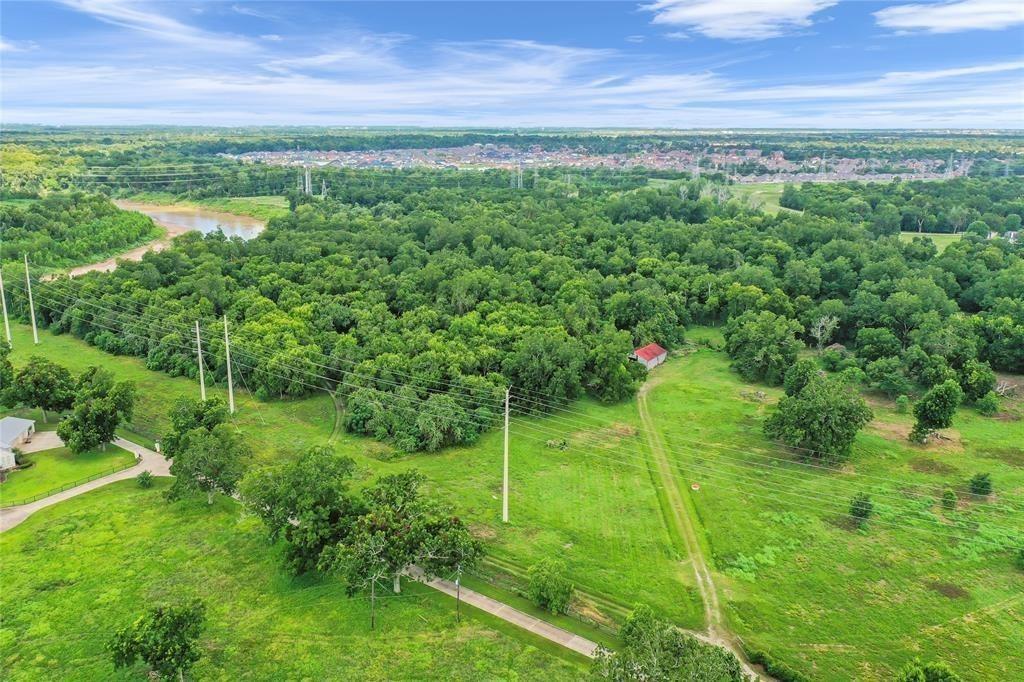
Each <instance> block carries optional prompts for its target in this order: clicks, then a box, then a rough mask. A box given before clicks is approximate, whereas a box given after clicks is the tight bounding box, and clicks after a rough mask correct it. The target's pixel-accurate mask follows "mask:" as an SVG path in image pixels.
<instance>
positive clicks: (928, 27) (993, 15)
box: [874, 0, 1024, 33]
mask: <svg viewBox="0 0 1024 682" xmlns="http://www.w3.org/2000/svg"><path fill="white" fill-rule="evenodd" d="M874 15H875V20H876V21H877V22H878V25H879V26H884V27H885V28H892V29H896V30H898V31H907V32H909V31H925V32H928V33H958V32H961V31H972V30H987V31H998V30H1002V29H1006V28H1010V27H1012V26H1018V25H1020V24H1024V2H1022V1H1021V0H955V1H954V2H941V3H932V4H917V3H913V4H907V5H894V6H892V7H886V8H885V9H882V10H879V11H877V12H875V13H874Z"/></svg>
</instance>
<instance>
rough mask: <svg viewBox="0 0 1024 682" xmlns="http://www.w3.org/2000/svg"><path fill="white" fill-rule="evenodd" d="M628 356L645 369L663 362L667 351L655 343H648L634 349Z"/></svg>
mask: <svg viewBox="0 0 1024 682" xmlns="http://www.w3.org/2000/svg"><path fill="white" fill-rule="evenodd" d="M629 357H630V358H631V359H633V360H636V361H637V362H639V363H640V364H641V365H643V366H644V367H646V368H647V369H653V368H655V367H657V366H658V365H660V364H661V363H663V362H665V359H666V358H667V357H668V351H667V350H665V349H664V348H662V347H661V346H659V345H658V344H656V343H649V344H647V345H646V346H644V347H643V348H637V349H636V350H634V351H633V352H632V353H630V354H629Z"/></svg>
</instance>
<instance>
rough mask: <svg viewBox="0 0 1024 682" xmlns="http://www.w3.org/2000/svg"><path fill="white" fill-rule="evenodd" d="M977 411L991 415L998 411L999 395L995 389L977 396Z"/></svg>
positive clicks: (987, 415)
mask: <svg viewBox="0 0 1024 682" xmlns="http://www.w3.org/2000/svg"><path fill="white" fill-rule="evenodd" d="M977 405H978V412H980V413H981V414H983V415H985V416H986V417H991V416H992V415H994V414H995V413H996V412H998V411H999V396H998V395H996V392H995V391H989V392H988V393H986V394H985V395H983V396H982V397H980V398H978V402H977Z"/></svg>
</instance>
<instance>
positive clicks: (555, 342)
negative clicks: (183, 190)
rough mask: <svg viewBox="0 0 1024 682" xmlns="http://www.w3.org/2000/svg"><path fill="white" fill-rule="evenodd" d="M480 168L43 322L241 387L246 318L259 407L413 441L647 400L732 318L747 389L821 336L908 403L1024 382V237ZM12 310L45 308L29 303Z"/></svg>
mask: <svg viewBox="0 0 1024 682" xmlns="http://www.w3.org/2000/svg"><path fill="white" fill-rule="evenodd" d="M466 175H467V176H469V177H476V178H478V180H477V184H472V183H471V184H470V186H465V187H461V188H458V187H444V188H442V187H437V186H434V187H431V186H427V185H423V184H419V183H414V182H412V181H411V180H410V182H409V184H408V185H407V186H405V187H402V186H401V185H400V184H397V183H396V184H394V185H391V186H387V187H384V186H377V187H371V186H367V185H358V186H354V187H351V188H349V189H347V190H346V191H344V192H340V193H339V195H340V196H339V197H338V198H329V199H326V200H318V199H311V198H307V197H302V199H301V201H297V202H296V203H297V206H296V208H295V210H294V211H292V212H291V213H290V214H289V215H288V216H286V217H282V218H277V219H273V220H271V222H270V223H269V226H268V229H267V230H266V231H265V232H264V233H263V234H262V235H261V236H260V237H258V238H256V239H253V240H251V241H248V242H243V241H240V240H226V239H225V238H224V237H223V236H222V235H220V234H214V235H211V236H208V237H206V238H205V239H204V238H203V237H202V236H201V235H199V234H187V235H185V236H183V237H181V238H179V239H178V240H177V242H176V246H175V248H173V249H169V250H166V251H164V252H161V253H151V254H148V255H147V256H146V257H145V258H144V259H143V261H141V262H138V263H125V264H123V265H122V266H121V267H119V268H118V269H117V270H116V271H115V272H113V273H110V274H92V275H89V276H87V277H83V278H79V279H76V280H73V281H60V282H53V283H49V284H45V285H40V286H39V287H38V290H37V294H36V296H37V312H38V314H39V317H40V318H41V320H42V321H43V323H44V324H45V325H47V326H50V327H51V328H53V329H54V330H55V331H58V332H66V333H71V334H74V335H76V336H78V337H81V338H83V339H86V340H87V341H89V342H90V343H92V344H94V345H97V346H99V347H100V348H102V349H104V350H107V351H110V352H113V353H119V354H128V355H136V356H139V357H143V358H145V359H146V362H147V365H148V366H149V367H151V368H153V369H159V370H163V371H166V372H169V373H171V374H176V375H194V374H195V373H196V372H197V367H196V361H195V353H194V345H193V342H194V330H193V327H192V325H193V324H194V321H195V320H196V319H201V320H202V321H203V325H204V335H206V336H208V337H209V338H208V339H204V344H205V345H206V347H207V348H208V349H209V353H210V358H215V359H213V360H210V362H211V367H210V368H209V369H210V371H212V374H213V376H214V377H215V378H216V379H218V380H222V379H223V377H224V375H225V366H224V363H223V350H222V346H221V341H220V340H219V334H218V330H219V327H218V326H217V324H218V322H219V318H220V316H221V315H225V314H226V315H227V317H228V320H229V321H230V324H231V326H232V335H233V346H232V355H233V360H234V361H235V363H236V364H237V366H238V370H239V373H240V374H241V375H242V376H241V378H242V379H243V380H244V381H245V382H246V384H247V385H248V386H249V387H250V388H251V389H252V390H254V391H256V392H257V394H259V395H261V396H263V397H267V398H269V397H284V396H299V395H303V394H306V393H308V392H309V391H312V390H316V389H319V388H322V387H332V388H334V387H336V388H337V389H338V391H339V393H340V394H341V395H342V396H343V397H344V398H345V399H346V400H347V403H348V411H347V417H346V418H347V424H346V426H347V427H348V428H349V429H350V430H351V431H355V432H359V433H367V434H372V435H374V436H376V437H377V438H380V439H385V440H389V441H391V442H394V443H395V444H396V445H398V446H399V447H401V448H403V449H410V450H411V449H436V448H440V447H444V446H446V445H450V444H453V443H458V442H470V441H472V440H474V439H475V438H476V437H477V435H478V434H479V433H480V431H481V429H484V428H486V426H487V425H488V424H489V423H490V422H491V421H492V420H493V419H494V418H495V417H496V413H497V411H498V409H499V406H500V400H501V396H502V392H503V389H504V388H505V387H506V386H508V385H512V386H513V387H515V395H516V398H515V399H517V400H519V401H520V402H521V406H522V408H523V409H545V408H546V407H548V406H550V404H551V403H558V402H560V401H563V400H569V399H573V398H576V397H578V396H580V395H582V394H583V393H585V392H586V393H590V394H591V395H594V396H596V397H597V398H599V399H601V400H605V401H616V400H619V399H622V398H624V397H627V396H629V395H632V393H633V391H634V389H635V387H636V385H637V382H638V377H639V371H638V370H637V365H636V364H634V363H632V362H630V361H629V359H628V354H629V352H630V350H631V349H632V348H633V347H634V346H637V345H641V344H646V343H650V342H657V343H660V344H662V345H663V346H665V347H667V348H676V347H679V346H680V344H682V343H683V342H684V335H685V331H684V330H685V327H686V326H687V325H688V324H694V323H699V324H721V323H728V324H727V325H726V328H725V331H726V338H727V341H728V342H729V350H730V353H731V354H732V355H733V357H734V360H735V361H736V363H737V365H738V367H739V368H740V369H741V371H742V372H743V373H744V376H748V377H749V378H752V379H758V380H765V381H768V382H770V383H778V382H779V381H781V372H780V371H778V368H779V367H780V366H785V365H787V364H791V363H792V361H793V360H794V359H795V354H796V352H797V350H799V348H800V347H802V346H804V345H809V346H812V347H817V348H822V347H824V346H826V345H828V344H831V343H835V342H838V343H842V344H845V345H846V346H847V347H849V348H850V349H851V352H848V351H846V350H845V349H841V350H838V351H837V350H834V349H833V350H831V351H829V353H828V354H827V357H826V361H827V362H828V363H830V366H832V367H833V368H834V369H844V368H845V369H850V368H854V369H857V370H858V371H860V372H861V376H860V380H861V381H863V382H864V383H865V384H867V385H879V387H880V388H883V390H890V391H891V392H895V393H897V394H903V393H907V392H914V391H918V390H924V389H927V388H930V387H932V386H935V385H938V384H941V383H943V382H944V381H946V380H948V379H954V380H956V381H958V382H959V383H960V384H961V385H962V386H964V387H965V388H969V389H970V390H967V391H966V392H967V395H968V399H969V400H970V399H978V398H980V397H981V396H982V395H984V394H986V393H987V392H988V391H989V390H990V389H991V388H992V384H994V375H993V376H991V379H990V375H991V370H990V369H989V367H991V369H994V370H998V371H1007V372H1024V261H1022V259H1021V248H1022V247H1021V246H1020V245H1014V244H1011V243H1009V242H1007V241H1005V240H999V241H987V240H985V239H982V238H980V237H975V236H973V235H971V234H968V235H967V236H966V237H965V238H964V239H963V240H962V241H959V242H957V243H955V244H953V245H951V246H949V247H948V248H947V249H946V250H945V251H944V252H943V253H942V254H941V255H937V253H936V248H935V246H934V244H932V243H931V242H930V241H928V240H925V239H920V240H914V241H912V242H910V243H904V242H901V241H900V240H899V239H898V238H897V237H894V236H889V234H888V232H889V231H888V230H879V229H877V228H876V227H875V226H874V225H873V224H872V223H871V222H870V221H869V220H864V219H863V218H862V216H860V215H859V214H856V213H850V212H846V211H844V212H838V213H839V215H837V216H822V215H816V214H815V213H814V212H813V211H807V212H805V213H803V214H800V213H787V212H784V213H780V214H779V215H770V214H765V213H761V212H750V211H748V210H746V209H744V208H742V207H741V205H740V204H739V203H738V202H735V201H727V202H724V203H723V202H721V201H719V200H718V199H716V198H715V197H716V196H717V195H716V193H715V192H712V191H709V189H710V187H709V183H708V181H707V180H706V179H701V180H691V181H687V182H681V183H678V184H674V185H667V186H661V187H658V188H650V187H647V188H641V189H634V190H629V191H625V192H622V191H612V190H610V189H602V188H600V187H599V186H598V187H591V188H590V189H589V190H588V191H586V192H579V191H572V188H569V187H567V186H565V185H564V184H561V183H557V182H554V181H552V182H550V183H547V184H544V183H541V185H540V186H538V187H537V188H535V189H531V190H529V191H526V190H524V191H516V190H510V189H507V188H498V187H487V186H486V185H485V184H483V183H484V180H483V178H484V177H485V176H484V175H481V174H475V175H474V174H466ZM943 185H944V183H931V184H929V185H928V187H935V188H940V187H942V186H943ZM950 186H951V188H956V187H958V185H956V184H953V185H950ZM986 187H987V186H986ZM1002 188H1004V183H1003V182H1002V181H999V182H997V183H995V184H994V185H993V188H991V189H986V192H989V194H986V196H991V197H995V196H997V195H998V194H999V193H1000V192H1002V191H1003V189H1002ZM801 191H802V192H803V191H806V192H808V193H809V194H810V193H812V192H814V191H817V190H816V189H809V188H806V187H805V188H803V189H801ZM828 191H831V189H830V190H828ZM990 201H991V202H992V203H993V204H995V203H998V202H995V201H992V200H991V199H990ZM1007 201H1009V200H1007ZM1004 203H1006V202H1004ZM1009 203H1012V202H1009ZM15 294H18V292H15ZM13 307H14V309H15V310H16V311H17V312H19V313H20V314H22V315H24V309H25V303H24V299H23V298H21V297H20V296H18V295H15V297H14V300H13ZM879 362H881V363H882V364H881V365H880V364H878V363H879ZM979 373H980V374H981V375H983V376H982V378H981V379H980V384H978V382H979V380H978V375H979ZM895 378H898V379H900V381H897V382H896V383H897V384H898V386H895V387H894V386H893V384H892V381H893V380H894V379H895ZM237 380H238V378H237V377H236V381H237ZM972 382H974V384H978V385H972ZM883 383H885V386H881V384H883ZM396 405H397V406H398V408H397V409H396V407H395V406H396Z"/></svg>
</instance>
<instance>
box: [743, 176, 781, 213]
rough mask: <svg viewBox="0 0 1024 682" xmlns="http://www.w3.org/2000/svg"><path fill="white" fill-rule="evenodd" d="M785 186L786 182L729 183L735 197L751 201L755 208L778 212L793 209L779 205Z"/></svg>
mask: <svg viewBox="0 0 1024 682" xmlns="http://www.w3.org/2000/svg"><path fill="white" fill-rule="evenodd" d="M785 186H786V183H784V182H755V183H749V184H742V185H740V184H736V185H729V191H730V192H731V193H732V195H733V196H734V197H736V198H737V199H740V200H741V201H745V202H747V203H749V204H750V205H751V206H753V207H754V208H759V209H761V210H762V211H765V212H767V213H778V212H779V211H791V210H792V209H789V208H782V207H781V206H779V198H780V197H781V196H782V190H783V188H784V187H785Z"/></svg>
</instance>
